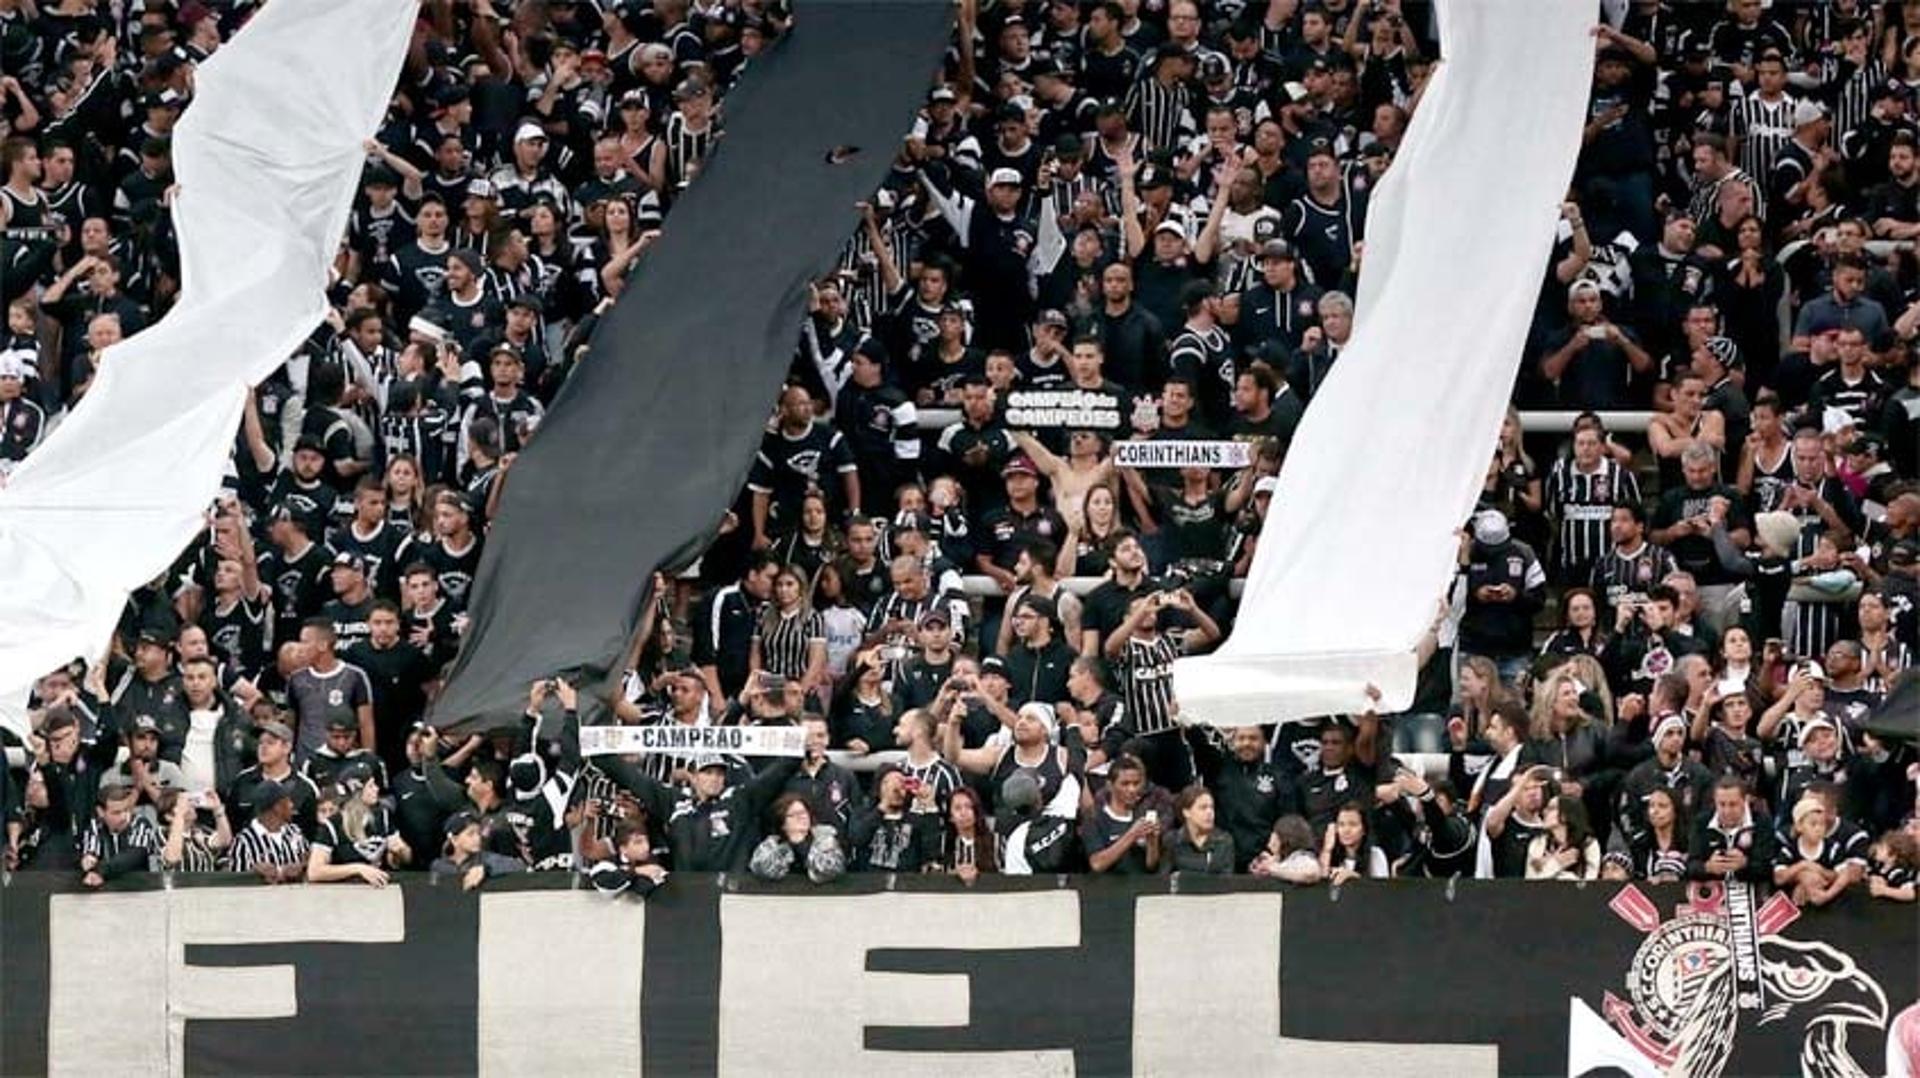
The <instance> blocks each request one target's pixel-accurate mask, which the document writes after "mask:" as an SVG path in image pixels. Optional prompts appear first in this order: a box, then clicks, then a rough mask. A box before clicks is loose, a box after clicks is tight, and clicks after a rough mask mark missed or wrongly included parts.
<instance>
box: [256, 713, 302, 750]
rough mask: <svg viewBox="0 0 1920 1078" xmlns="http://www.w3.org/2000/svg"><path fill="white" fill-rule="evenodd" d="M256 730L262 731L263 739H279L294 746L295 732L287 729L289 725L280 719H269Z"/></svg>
mask: <svg viewBox="0 0 1920 1078" xmlns="http://www.w3.org/2000/svg"><path fill="white" fill-rule="evenodd" d="M255 729H257V730H258V731H260V736H261V737H277V738H279V739H280V740H282V741H284V742H286V743H287V744H289V745H291V744H293V731H292V730H289V729H287V724H286V723H284V722H281V721H280V720H279V719H268V720H267V721H266V722H263V723H260V724H258V725H257V726H256V727H255Z"/></svg>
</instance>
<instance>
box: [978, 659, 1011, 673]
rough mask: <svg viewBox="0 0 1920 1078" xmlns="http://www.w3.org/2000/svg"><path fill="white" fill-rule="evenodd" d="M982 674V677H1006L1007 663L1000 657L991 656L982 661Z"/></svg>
mask: <svg viewBox="0 0 1920 1078" xmlns="http://www.w3.org/2000/svg"><path fill="white" fill-rule="evenodd" d="M980 674H981V676H982V677H985V676H986V675H988V674H992V675H993V676H994V677H1006V676H1007V662H1006V660H1005V659H1002V658H1001V657H1000V656H998V655H989V656H987V657H986V658H984V659H981V660H980Z"/></svg>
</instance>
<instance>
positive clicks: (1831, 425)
mask: <svg viewBox="0 0 1920 1078" xmlns="http://www.w3.org/2000/svg"><path fill="white" fill-rule="evenodd" d="M1858 422H1859V420H1856V419H1855V418H1853V413H1852V412H1849V411H1847V410H1846V409H1845V408H1833V407H1828V408H1827V410H1826V411H1824V412H1821V413H1820V433H1822V434H1838V433H1840V432H1841V431H1843V430H1846V429H1847V428H1848V427H1851V426H1853V425H1855V424H1856V423H1858Z"/></svg>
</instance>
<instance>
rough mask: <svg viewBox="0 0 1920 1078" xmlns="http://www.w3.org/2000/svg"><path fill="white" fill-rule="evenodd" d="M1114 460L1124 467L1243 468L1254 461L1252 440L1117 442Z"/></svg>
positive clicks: (1114, 447) (1114, 445) (1114, 448)
mask: <svg viewBox="0 0 1920 1078" xmlns="http://www.w3.org/2000/svg"><path fill="white" fill-rule="evenodd" d="M1113 462H1114V463H1115V464H1118V465H1120V466H1121V467H1123V468H1244V467H1246V466H1247V465H1249V464H1252V463H1253V443H1252V442H1115V443H1114V444H1113Z"/></svg>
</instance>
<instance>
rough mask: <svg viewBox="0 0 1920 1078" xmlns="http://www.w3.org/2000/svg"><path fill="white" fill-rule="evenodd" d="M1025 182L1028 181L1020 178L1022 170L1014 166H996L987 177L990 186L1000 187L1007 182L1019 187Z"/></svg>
mask: <svg viewBox="0 0 1920 1078" xmlns="http://www.w3.org/2000/svg"><path fill="white" fill-rule="evenodd" d="M1024 183H1026V181H1025V180H1023V179H1021V178H1020V170H1019V169H1014V168H996V169H994V170H993V172H992V174H991V175H989V176H988V177H987V186H988V187H1000V186H1003V185H1006V184H1012V185H1013V186H1015V187H1019V186H1021V185H1022V184H1024Z"/></svg>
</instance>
